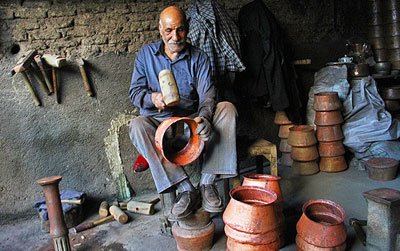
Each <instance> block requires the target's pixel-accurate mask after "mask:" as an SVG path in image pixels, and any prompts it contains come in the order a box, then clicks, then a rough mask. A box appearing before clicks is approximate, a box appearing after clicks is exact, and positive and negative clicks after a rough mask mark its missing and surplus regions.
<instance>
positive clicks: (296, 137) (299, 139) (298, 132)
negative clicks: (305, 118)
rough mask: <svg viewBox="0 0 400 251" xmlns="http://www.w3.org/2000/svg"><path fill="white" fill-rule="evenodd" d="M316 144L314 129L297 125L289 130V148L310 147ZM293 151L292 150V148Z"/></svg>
mask: <svg viewBox="0 0 400 251" xmlns="http://www.w3.org/2000/svg"><path fill="white" fill-rule="evenodd" d="M316 143H317V139H316V138H315V132H314V128H313V127H312V126H308V125H297V126H293V127H291V128H290V129H289V138H288V144H289V145H291V146H298V147H304V146H312V145H315V144H316ZM292 151H293V148H292Z"/></svg>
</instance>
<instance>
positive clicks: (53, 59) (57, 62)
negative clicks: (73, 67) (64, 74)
mask: <svg viewBox="0 0 400 251" xmlns="http://www.w3.org/2000/svg"><path fill="white" fill-rule="evenodd" d="M42 58H43V59H44V60H45V61H46V63H47V64H48V65H50V66H51V73H52V76H53V91H54V95H55V96H56V102H57V103H59V100H58V95H57V78H56V69H55V68H60V67H62V66H63V65H64V64H65V63H66V62H67V60H66V59H65V58H63V57H61V56H57V55H50V54H44V55H43V56H42Z"/></svg>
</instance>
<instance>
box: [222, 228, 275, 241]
mask: <svg viewBox="0 0 400 251" xmlns="http://www.w3.org/2000/svg"><path fill="white" fill-rule="evenodd" d="M224 231H225V234H226V236H227V237H229V238H231V239H233V240H235V241H238V242H240V243H246V244H253V245H266V244H270V243H273V242H276V241H278V240H279V234H278V229H273V230H271V231H269V232H266V233H263V234H250V233H246V232H241V231H238V230H235V229H233V228H231V227H230V226H229V225H225V227H224Z"/></svg>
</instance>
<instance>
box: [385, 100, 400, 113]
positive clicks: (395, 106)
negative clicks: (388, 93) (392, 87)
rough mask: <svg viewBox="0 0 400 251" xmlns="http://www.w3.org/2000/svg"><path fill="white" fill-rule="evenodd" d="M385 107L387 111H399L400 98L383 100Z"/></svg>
mask: <svg viewBox="0 0 400 251" xmlns="http://www.w3.org/2000/svg"><path fill="white" fill-rule="evenodd" d="M384 102H385V108H386V110H388V111H389V112H398V111H400V100H384Z"/></svg>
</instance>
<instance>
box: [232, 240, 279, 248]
mask: <svg viewBox="0 0 400 251" xmlns="http://www.w3.org/2000/svg"><path fill="white" fill-rule="evenodd" d="M226 250H228V251H239V250H240V251H274V250H279V240H277V241H275V242H272V243H270V244H267V245H252V244H246V243H240V242H238V241H235V240H234V239H232V238H229V237H228V239H227V240H226Z"/></svg>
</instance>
